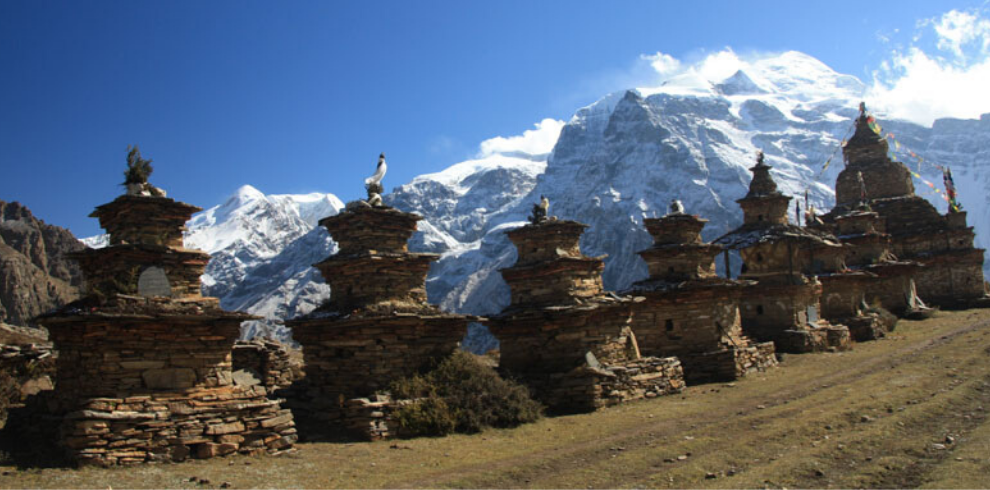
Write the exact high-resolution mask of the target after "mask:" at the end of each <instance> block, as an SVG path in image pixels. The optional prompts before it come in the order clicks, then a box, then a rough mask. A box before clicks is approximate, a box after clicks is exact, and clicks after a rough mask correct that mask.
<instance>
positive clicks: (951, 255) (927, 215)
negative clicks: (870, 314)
mask: <svg viewBox="0 0 990 490" xmlns="http://www.w3.org/2000/svg"><path fill="white" fill-rule="evenodd" d="M855 126H856V130H855V133H854V134H853V136H852V138H850V139H849V141H848V142H847V143H846V145H845V146H844V147H843V148H842V154H843V156H844V158H845V161H846V167H845V169H843V170H842V172H840V173H839V176H838V178H837V179H836V183H835V198H836V206H835V208H833V210H832V211H831V212H830V213H829V214H827V215H825V216H824V219H825V221H826V222H837V221H839V218H840V217H842V216H846V215H848V214H849V213H851V212H854V211H855V210H856V209H857V208H858V207H860V206H861V205H862V204H863V203H865V204H867V205H868V206H869V208H870V209H871V211H872V212H875V213H876V214H877V215H878V216H879V217H880V221H881V222H882V231H883V232H884V233H888V234H889V236H890V240H891V250H890V251H891V252H892V254H893V255H894V256H896V257H897V258H899V259H900V260H902V261H914V262H918V263H920V264H921V265H923V266H924V267H922V268H920V269H918V270H917V271H916V272H915V275H914V280H915V284H916V285H917V296H920V297H921V298H922V299H923V300H924V301H926V302H928V303H929V304H934V305H938V306H941V307H972V306H988V305H990V298H988V297H987V292H986V285H985V281H984V278H983V252H984V251H983V249H979V248H975V247H974V246H973V240H974V238H975V236H976V235H975V233H974V232H973V228H972V227H971V226H967V225H966V213H965V212H963V211H955V210H953V209H950V210H949V212H948V213H947V214H945V215H941V214H939V212H938V211H937V210H936V209H935V207H934V206H932V204H931V203H929V202H928V201H927V200H925V199H924V198H922V197H919V196H917V195H916V194H915V193H914V184H913V182H912V181H911V171H910V170H908V168H907V167H906V166H905V165H904V164H903V163H901V162H897V161H893V160H891V158H890V157H889V156H888V144H887V140H886V139H885V138H883V137H882V136H880V135H879V134H877V133H876V132H874V131H873V130H872V129H871V128H870V125H869V121H868V116H867V113H866V107H865V105H862V104H861V105H860V115H859V117H858V118H857V119H856V122H855ZM892 282H899V283H904V282H905V281H904V280H903V279H900V280H897V281H892ZM910 301H914V300H913V299H912V300H910Z"/></svg>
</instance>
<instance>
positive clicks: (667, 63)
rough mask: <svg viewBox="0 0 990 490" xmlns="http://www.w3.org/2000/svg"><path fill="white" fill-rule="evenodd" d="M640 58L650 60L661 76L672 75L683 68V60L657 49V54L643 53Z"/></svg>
mask: <svg viewBox="0 0 990 490" xmlns="http://www.w3.org/2000/svg"><path fill="white" fill-rule="evenodd" d="M639 58H640V59H641V60H643V61H646V62H649V63H650V66H651V67H653V69H654V70H656V72H657V73H659V74H660V76H666V75H672V74H674V73H677V72H678V71H680V69H681V62H680V61H679V60H678V59H677V58H674V57H673V56H671V55H669V54H666V53H661V52H660V51H657V53H656V54H641V55H639Z"/></svg>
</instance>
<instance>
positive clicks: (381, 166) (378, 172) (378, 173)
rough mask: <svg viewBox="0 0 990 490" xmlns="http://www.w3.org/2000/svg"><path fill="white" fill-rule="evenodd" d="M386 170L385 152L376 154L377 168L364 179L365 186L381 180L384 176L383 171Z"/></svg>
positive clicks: (375, 183)
mask: <svg viewBox="0 0 990 490" xmlns="http://www.w3.org/2000/svg"><path fill="white" fill-rule="evenodd" d="M386 171H388V165H386V164H385V154H384V153H382V154H381V155H379V156H378V168H376V169H375V174H374V175H372V176H371V177H368V178H367V179H364V185H365V186H371V185H377V184H380V183H381V182H382V179H384V178H385V172H386Z"/></svg>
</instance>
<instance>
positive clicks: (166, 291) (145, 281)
mask: <svg viewBox="0 0 990 490" xmlns="http://www.w3.org/2000/svg"><path fill="white" fill-rule="evenodd" d="M137 287H138V294H140V295H141V296H147V297H151V296H165V297H167V298H171V297H172V285H171V284H169V282H168V276H166V275H165V271H164V270H162V268H161V267H148V268H146V269H145V270H144V271H143V272H141V276H140V277H138V283H137Z"/></svg>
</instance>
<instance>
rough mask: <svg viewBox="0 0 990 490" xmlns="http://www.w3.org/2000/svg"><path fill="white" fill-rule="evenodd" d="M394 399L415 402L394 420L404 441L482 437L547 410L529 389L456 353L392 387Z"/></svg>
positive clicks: (469, 355) (396, 413)
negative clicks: (489, 429)
mask: <svg viewBox="0 0 990 490" xmlns="http://www.w3.org/2000/svg"><path fill="white" fill-rule="evenodd" d="M391 391H392V396H393V397H394V398H395V399H414V400H417V401H416V402H414V403H411V404H409V405H406V406H403V407H401V408H399V409H397V410H396V411H395V412H394V414H393V420H394V421H395V423H396V425H397V426H398V432H399V433H400V434H402V435H406V436H415V435H445V434H450V433H452V432H466V433H471V432H478V431H480V430H482V429H484V428H486V427H499V428H501V427H515V426H517V425H520V424H525V423H529V422H533V421H535V420H537V419H539V418H540V416H541V415H542V412H543V407H542V406H541V405H540V404H539V403H537V402H536V401H534V400H533V399H532V398H530V397H529V392H528V391H527V390H526V388H525V387H523V386H521V385H519V384H517V383H514V382H511V381H507V380H505V379H502V378H501V377H499V375H498V373H497V372H495V370H494V369H492V368H491V367H489V366H486V365H485V364H483V362H482V361H481V360H479V359H477V358H476V357H475V356H473V355H472V354H469V353H467V352H463V351H457V352H455V353H454V354H452V355H451V356H450V357H448V358H446V359H444V360H443V361H442V362H441V363H440V364H439V365H438V366H437V367H436V368H435V369H434V370H432V371H430V372H428V373H426V374H424V375H417V376H413V377H410V378H406V379H402V380H399V381H396V382H394V383H392V385H391Z"/></svg>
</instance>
